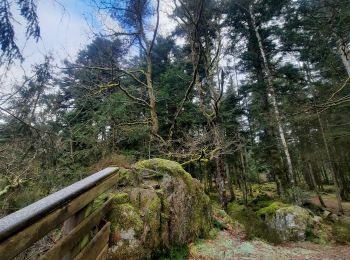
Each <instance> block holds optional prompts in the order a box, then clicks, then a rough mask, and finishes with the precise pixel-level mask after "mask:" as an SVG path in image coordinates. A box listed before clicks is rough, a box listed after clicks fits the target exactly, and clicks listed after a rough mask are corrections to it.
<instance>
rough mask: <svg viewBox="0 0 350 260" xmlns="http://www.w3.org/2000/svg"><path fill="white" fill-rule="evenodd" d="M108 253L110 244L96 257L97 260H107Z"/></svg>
mask: <svg viewBox="0 0 350 260" xmlns="http://www.w3.org/2000/svg"><path fill="white" fill-rule="evenodd" d="M107 254H108V245H106V246H105V247H104V248H103V249H102V251H101V253H100V254H99V255H98V256H97V257H96V260H106V259H107Z"/></svg>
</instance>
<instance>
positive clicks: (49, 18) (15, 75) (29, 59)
mask: <svg viewBox="0 0 350 260" xmlns="http://www.w3.org/2000/svg"><path fill="white" fill-rule="evenodd" d="M62 4H63V7H64V8H63V7H62V6H60V5H59V4H57V3H55V2H54V1H38V17H39V23H40V29H41V39H40V40H39V41H38V42H36V41H35V40H33V39H29V40H28V41H27V40H26V38H25V21H23V19H22V18H21V17H20V16H19V15H18V14H17V13H16V12H17V11H16V10H13V13H14V17H15V19H16V20H18V21H19V22H20V23H18V24H17V23H16V24H15V32H16V37H17V39H16V40H17V43H18V46H19V47H20V49H21V50H22V54H23V56H24V58H25V61H24V62H23V63H22V64H19V62H17V63H16V64H14V65H12V66H11V67H10V70H9V71H7V73H4V68H1V69H2V70H0V75H1V76H0V82H1V83H2V85H3V86H5V89H4V88H3V89H2V92H6V91H7V92H8V91H10V86H11V85H13V83H14V82H20V81H21V79H22V77H23V75H24V74H25V73H30V70H31V66H32V65H33V64H36V63H40V62H42V61H43V57H44V56H45V55H47V54H50V53H51V54H52V56H53V57H54V59H55V61H56V62H60V61H62V60H63V59H66V58H68V59H74V58H75V57H76V54H77V53H78V51H79V49H81V48H83V47H84V45H86V44H87V43H88V42H89V34H90V31H91V30H90V28H89V26H88V23H87V22H86V20H85V18H84V16H83V15H82V13H80V10H79V9H75V8H71V9H69V8H68V7H66V6H65V3H64V1H62ZM70 7H72V5H70ZM4 84H5V85H4Z"/></svg>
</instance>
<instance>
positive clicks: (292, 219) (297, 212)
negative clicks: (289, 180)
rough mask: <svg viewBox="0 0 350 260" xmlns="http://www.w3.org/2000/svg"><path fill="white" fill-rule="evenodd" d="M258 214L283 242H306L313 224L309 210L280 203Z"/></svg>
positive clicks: (273, 204) (263, 209) (275, 203)
mask: <svg viewBox="0 0 350 260" xmlns="http://www.w3.org/2000/svg"><path fill="white" fill-rule="evenodd" d="M257 213H258V215H259V216H260V217H262V218H263V219H264V220H265V222H266V223H267V224H268V226H269V227H270V228H272V229H274V230H275V231H276V232H277V233H278V234H279V236H280V239H281V240H282V241H302V240H305V238H306V231H307V228H308V226H309V224H310V223H311V222H312V218H311V216H310V213H309V211H308V210H306V209H304V208H302V207H299V206H294V205H288V204H283V203H280V202H274V203H272V204H271V205H270V206H269V207H266V208H262V209H261V210H259V211H258V212H257Z"/></svg>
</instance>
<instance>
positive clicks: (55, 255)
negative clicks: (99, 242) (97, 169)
mask: <svg viewBox="0 0 350 260" xmlns="http://www.w3.org/2000/svg"><path fill="white" fill-rule="evenodd" d="M112 202H113V199H112V198H110V199H109V200H108V201H106V202H105V203H104V204H103V205H102V206H101V207H100V208H99V209H97V210H96V211H94V212H93V213H92V214H91V215H89V216H88V217H87V218H85V219H84V220H83V221H82V222H81V223H80V224H79V225H78V226H77V227H76V228H74V229H73V230H72V232H70V233H69V234H68V235H67V236H66V237H65V238H63V239H61V240H59V242H58V243H57V244H56V245H55V246H54V247H53V248H52V249H50V250H49V251H48V252H47V253H46V254H45V255H44V256H43V257H41V260H61V259H62V257H63V256H64V255H65V254H66V252H67V251H69V250H71V249H72V248H73V247H74V246H75V245H76V244H77V243H79V241H80V239H82V238H83V236H84V235H86V234H88V232H89V231H91V230H92V228H93V227H94V226H96V225H97V224H99V222H100V221H101V219H102V218H103V216H105V215H106V214H107V212H108V211H109V210H110V209H111V207H112Z"/></svg>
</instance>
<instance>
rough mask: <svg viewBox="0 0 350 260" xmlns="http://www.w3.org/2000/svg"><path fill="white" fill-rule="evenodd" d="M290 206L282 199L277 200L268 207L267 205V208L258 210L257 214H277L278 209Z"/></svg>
mask: <svg viewBox="0 0 350 260" xmlns="http://www.w3.org/2000/svg"><path fill="white" fill-rule="evenodd" d="M288 206H289V205H288V204H284V203H282V202H280V201H276V202H273V203H271V204H270V205H269V206H268V207H265V208H262V209H260V210H258V212H257V213H256V214H257V215H258V216H259V217H266V216H272V215H274V214H275V212H276V211H277V210H278V209H280V208H284V207H288Z"/></svg>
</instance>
